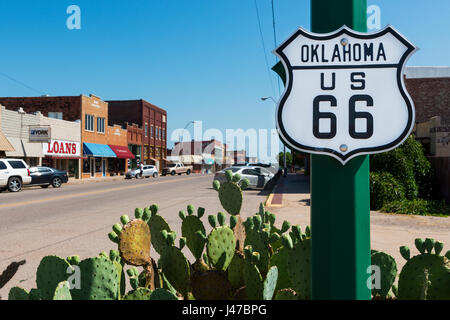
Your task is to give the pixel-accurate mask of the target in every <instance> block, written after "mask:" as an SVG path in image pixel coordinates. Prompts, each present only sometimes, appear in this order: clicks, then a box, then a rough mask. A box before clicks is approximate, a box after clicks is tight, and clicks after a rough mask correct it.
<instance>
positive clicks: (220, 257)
mask: <svg viewBox="0 0 450 320" xmlns="http://www.w3.org/2000/svg"><path fill="white" fill-rule="evenodd" d="M225 218H226V216H225V214H224V213H222V212H219V214H218V215H217V220H218V221H219V225H220V226H217V220H216V217H215V216H213V215H210V216H209V217H208V220H209V223H210V224H211V227H213V230H212V231H211V233H210V234H209V236H208V238H207V244H206V252H207V254H208V258H209V261H210V263H211V264H212V265H213V266H214V267H215V268H216V269H217V270H223V271H225V270H226V269H227V268H228V265H229V264H230V263H231V260H232V259H233V256H234V250H235V248H236V238H235V237H234V232H233V230H231V228H230V227H229V226H228V225H226V224H225Z"/></svg>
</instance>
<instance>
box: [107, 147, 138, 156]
mask: <svg viewBox="0 0 450 320" xmlns="http://www.w3.org/2000/svg"><path fill="white" fill-rule="evenodd" d="M109 147H110V148H111V149H112V151H114V153H115V154H116V156H117V158H119V159H134V158H135V157H134V154H132V153H131V151H130V150H129V149H128V147H124V146H115V145H109Z"/></svg>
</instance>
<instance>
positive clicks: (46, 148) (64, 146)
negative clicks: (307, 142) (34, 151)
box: [42, 140, 81, 157]
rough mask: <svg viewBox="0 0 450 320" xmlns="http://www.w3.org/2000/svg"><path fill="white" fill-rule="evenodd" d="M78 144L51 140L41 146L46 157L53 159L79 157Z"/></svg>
mask: <svg viewBox="0 0 450 320" xmlns="http://www.w3.org/2000/svg"><path fill="white" fill-rule="evenodd" d="M80 150H81V148H80V143H79V142H73V141H64V140H51V141H50V142H48V143H43V144H42V151H43V152H44V155H46V156H54V157H79V156H80V154H81V153H80Z"/></svg>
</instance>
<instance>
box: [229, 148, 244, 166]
mask: <svg viewBox="0 0 450 320" xmlns="http://www.w3.org/2000/svg"><path fill="white" fill-rule="evenodd" d="M227 156H228V157H229V158H231V159H233V164H236V165H238V164H245V162H247V157H246V152H245V150H231V151H227Z"/></svg>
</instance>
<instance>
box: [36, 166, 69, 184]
mask: <svg viewBox="0 0 450 320" xmlns="http://www.w3.org/2000/svg"><path fill="white" fill-rule="evenodd" d="M30 175H31V183H30V186H41V187H42V188H48V187H49V186H53V188H60V187H61V186H62V184H63V183H67V182H68V181H69V177H68V176H67V171H64V170H58V169H54V168H49V167H31V168H30Z"/></svg>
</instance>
